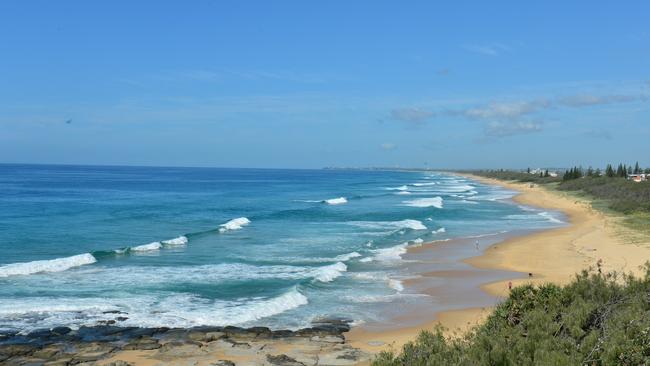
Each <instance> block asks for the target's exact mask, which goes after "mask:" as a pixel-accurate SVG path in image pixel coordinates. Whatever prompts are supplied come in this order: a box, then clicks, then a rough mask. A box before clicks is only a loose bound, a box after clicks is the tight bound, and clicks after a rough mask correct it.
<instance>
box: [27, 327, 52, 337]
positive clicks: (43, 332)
mask: <svg viewBox="0 0 650 366" xmlns="http://www.w3.org/2000/svg"><path fill="white" fill-rule="evenodd" d="M51 335H52V331H51V330H49V329H37V330H34V331H32V332H30V333H29V334H27V337H28V338H47V337H49V336H51Z"/></svg>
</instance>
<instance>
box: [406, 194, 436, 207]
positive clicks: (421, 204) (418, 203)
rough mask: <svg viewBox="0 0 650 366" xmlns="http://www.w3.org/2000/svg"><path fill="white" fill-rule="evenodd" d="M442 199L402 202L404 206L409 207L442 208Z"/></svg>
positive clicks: (420, 199)
mask: <svg viewBox="0 0 650 366" xmlns="http://www.w3.org/2000/svg"><path fill="white" fill-rule="evenodd" d="M442 202H443V201H442V197H427V198H419V199H416V200H410V201H404V202H402V203H403V204H404V205H405V206H411V207H435V208H442Z"/></svg>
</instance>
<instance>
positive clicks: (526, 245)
mask: <svg viewBox="0 0 650 366" xmlns="http://www.w3.org/2000/svg"><path fill="white" fill-rule="evenodd" d="M465 176H466V177H468V178H471V179H475V180H478V181H480V182H483V183H486V184H493V185H499V186H502V187H505V188H507V189H510V190H514V191H518V192H519V194H518V195H516V196H515V197H514V198H513V200H514V201H515V202H517V203H521V204H525V205H530V206H536V207H540V208H545V209H552V210H557V211H561V212H563V213H564V214H565V215H566V216H567V219H568V220H569V225H568V226H566V227H561V228H556V229H550V230H544V231H541V232H536V233H533V234H530V235H526V236H521V237H514V238H511V239H508V240H506V241H504V242H501V243H498V244H495V245H492V246H491V247H489V248H488V249H487V250H485V251H484V253H483V254H482V255H480V256H476V257H472V258H469V259H466V260H465V262H466V263H468V264H471V265H472V266H474V267H477V268H485V269H500V270H507V271H514V272H522V273H526V274H527V273H532V277H528V276H523V277H522V276H520V277H519V278H513V279H511V280H505V281H498V282H493V283H486V284H484V285H483V286H481V289H483V290H484V291H487V292H488V293H489V294H491V295H493V296H496V297H497V298H499V297H505V296H507V294H508V291H509V290H508V282H512V285H513V286H516V285H518V284H522V283H531V282H532V283H535V284H539V283H544V282H553V283H556V284H560V285H561V284H565V283H567V282H569V281H571V279H572V278H573V277H574V275H575V274H576V273H578V272H580V271H582V270H583V269H587V268H589V267H590V266H591V267H595V266H596V262H597V261H598V260H599V259H600V260H602V263H603V267H602V268H603V271H619V272H625V273H630V272H631V273H635V274H637V275H639V274H641V273H642V271H641V267H642V266H643V264H644V263H645V262H646V261H649V260H650V242H649V241H648V240H645V242H643V241H642V242H635V243H634V244H630V243H629V241H626V240H624V236H621V231H622V229H621V227H620V225H619V224H617V222H616V221H617V219H616V218H613V217H609V216H607V215H604V214H603V213H601V212H598V211H596V210H594V209H593V208H592V207H591V205H590V203H589V202H588V201H585V200H578V199H576V198H573V197H571V196H569V195H568V194H563V193H561V192H557V191H551V190H548V189H546V188H544V187H540V186H538V185H530V184H524V183H514V182H503V181H499V180H495V179H488V178H483V177H478V176H474V175H465ZM490 311H491V309H490V308H468V309H463V310H454V311H445V312H440V313H438V314H435V315H434V316H433V317H434V319H422V324H421V325H419V326H414V327H408V328H403V329H392V330H388V331H376V332H375V331H369V330H368V329H364V328H361V327H358V328H354V329H353V330H352V331H351V332H350V333H348V334H347V335H346V338H347V339H348V340H349V342H351V344H352V345H354V346H355V347H358V348H360V349H363V350H366V351H369V352H375V353H376V352H379V351H382V350H395V351H399V350H400V349H401V347H402V345H403V344H404V343H406V342H408V341H409V340H413V339H415V337H417V335H418V334H419V332H420V331H422V330H430V329H433V328H434V327H435V326H436V325H437V324H441V325H443V326H444V327H446V328H448V329H449V330H448V331H447V334H448V335H450V336H453V335H454V334H456V335H459V334H462V333H463V332H465V331H467V330H468V329H469V328H470V327H471V326H473V325H476V324H479V323H480V322H481V321H483V320H484V319H485V318H486V317H487V315H488V314H489V312H490Z"/></svg>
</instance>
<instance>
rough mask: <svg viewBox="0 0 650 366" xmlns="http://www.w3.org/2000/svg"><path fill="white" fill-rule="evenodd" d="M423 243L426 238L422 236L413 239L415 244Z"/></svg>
mask: <svg viewBox="0 0 650 366" xmlns="http://www.w3.org/2000/svg"><path fill="white" fill-rule="evenodd" d="M422 243H424V240H422V238H417V239H415V240H413V244H422Z"/></svg>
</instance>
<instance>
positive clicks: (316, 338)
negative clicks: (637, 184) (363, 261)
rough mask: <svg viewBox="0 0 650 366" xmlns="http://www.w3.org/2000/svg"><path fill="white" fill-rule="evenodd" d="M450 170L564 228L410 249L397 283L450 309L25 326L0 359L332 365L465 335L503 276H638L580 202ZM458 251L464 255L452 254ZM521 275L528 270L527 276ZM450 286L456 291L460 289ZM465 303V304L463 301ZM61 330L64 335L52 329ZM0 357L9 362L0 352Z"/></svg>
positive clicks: (637, 258)
mask: <svg viewBox="0 0 650 366" xmlns="http://www.w3.org/2000/svg"><path fill="white" fill-rule="evenodd" d="M457 175H459V176H463V177H465V178H469V179H472V180H476V181H478V182H481V183H484V184H490V185H498V186H500V187H503V188H506V189H509V190H513V191H516V192H518V193H517V194H516V195H515V196H513V197H512V198H511V200H512V201H513V202H515V203H518V204H524V205H529V206H534V207H537V208H543V209H552V210H556V211H561V212H562V213H563V214H564V215H565V216H566V218H567V220H568V225H566V226H562V227H558V228H549V229H541V230H534V231H532V230H530V231H521V232H510V233H506V234H503V233H501V234H499V233H495V234H492V235H489V236H490V237H489V238H485V237H484V238H481V246H482V247H483V245H486V247H483V248H481V251H480V254H479V255H472V254H470V255H469V256H468V255H466V254H467V253H471V251H465V252H462V249H461V251H460V252H456V253H455V255H456V258H450V257H446V256H445V253H449V251H448V252H445V250H451V249H449V248H456V250H457V248H459V247H462V246H466V247H468V248H470V249H471V248H473V246H474V244H473V243H474V240H473V239H472V238H457V239H452V240H450V241H445V242H430V243H425V244H422V245H421V246H413V247H409V248H408V251H407V253H406V254H404V259H418V260H421V261H422V262H423V263H422V265H421V268H420V269H421V271H420V272H418V274H419V275H420V277H418V278H414V279H405V280H404V281H403V285H404V287H405V289H407V292H409V293H412V294H415V293H420V294H428V295H430V296H431V295H436V296H437V295H439V294H446V297H447V298H449V299H453V300H454V301H451V302H449V303H445V306H446V307H447V308H449V309H450V310H442V311H439V310H432V309H425V311H416V312H412V313H408V311H406V310H404V309H401V311H402V314H401V315H400V316H399V317H396V318H395V319H394V320H395V321H394V322H393V324H392V325H391V326H387V327H386V326H384V327H383V328H382V327H376V328H374V329H373V328H372V326H370V325H367V324H364V325H355V326H354V327H351V326H350V324H351V323H350V322H349V321H347V320H341V319H330V320H327V321H324V322H321V323H315V324H314V326H313V327H312V328H305V329H300V330H296V331H286V330H277V331H276V330H270V329H268V328H264V327H255V328H248V329H246V328H238V327H197V328H187V329H166V328H129V327H118V326H112V325H103V326H102V325H100V326H96V327H84V329H85V331H87V332H90V334H91V336H77V335H78V334H79V331H71V330H69V328H68V330H67V331H66V330H65V327H59V328H54V329H52V330H42V331H37V332H33V333H34V334H32V335H29V336H27V337H26V336H22V335H7V334H0V363H1V362H5V361H13V360H14V359H15V360H21V361H29V360H38V359H41V360H42V359H45V360H50V359H56V360H68V361H75V362H76V361H79V360H83V361H87V362H97V364H98V365H127V364H131V365H157V364H164V363H166V362H190V361H191V362H194V363H195V364H197V365H209V364H213V365H225V366H229V365H234V364H237V365H257V364H270V365H274V364H277V365H283V364H292V363H291V362H294V363H295V362H300V363H302V364H305V365H307V364H314V365H315V364H317V363H319V364H320V363H323V362H324V360H329V361H331V362H332V364H339V365H368V364H370V361H371V360H372V357H373V355H375V354H377V353H378V352H380V351H384V350H390V351H395V352H400V351H401V347H402V346H403V345H404V344H405V343H407V342H409V341H413V340H415V338H416V337H417V335H418V334H419V333H420V332H421V331H422V330H431V329H434V328H435V327H436V326H439V325H442V326H443V327H445V328H447V330H446V331H445V334H446V335H447V336H450V337H458V336H462V335H464V334H466V333H467V331H468V330H469V329H471V328H472V327H473V326H475V325H479V324H481V323H482V322H483V321H484V320H485V319H486V318H487V316H488V315H489V314H490V313H491V311H492V309H493V306H494V304H495V303H496V301H499V300H500V299H502V298H504V297H505V296H507V295H508V282H510V281H511V282H512V284H513V286H516V285H519V284H523V283H531V282H532V283H534V284H540V283H543V282H553V283H557V284H560V285H561V284H564V283H566V282H568V281H570V280H571V279H572V278H573V276H574V275H575V273H577V272H579V271H581V270H583V269H586V268H587V267H589V266H595V264H596V261H597V260H598V259H602V260H603V261H604V265H603V270H604V271H613V270H618V271H624V272H626V273H627V272H633V273H635V274H638V273H640V272H641V271H640V270H639V269H638V266H639V265H642V264H643V263H644V262H645V260H646V259H650V245H647V246H642V245H639V244H625V242H624V240H623V239H622V238H620V237H618V236H617V233H616V229H617V228H618V224H617V223H616V220H615V219H614V218H612V217H609V216H607V215H605V214H603V213H601V212H598V211H595V210H594V209H592V208H591V207H590V205H589V202H585V201H582V200H577V199H576V198H573V197H570V196H569V195H566V194H563V193H562V192H556V191H550V190H548V189H546V188H544V187H540V186H536V185H534V186H531V185H529V184H524V183H513V182H504V181H498V180H495V179H489V178H483V177H478V176H474V175H469V174H458V173H457ZM645 243H646V244H647V243H648V242H645ZM459 253H462V254H463V256H462V257H459ZM432 258H438V259H440V258H444V259H446V261H447V263H451V262H453V261H455V262H456V264H460V266H455V267H454V268H453V269H451V270H449V269H447V268H446V267H445V266H444V265H442V266H438V265H437V264H436V263H435V262H432V261H431V260H432ZM406 262H408V261H406ZM427 266H428V267H427ZM426 268H428V271H427V270H426ZM529 272H530V273H533V276H532V277H530V278H529V277H528V276H527V273H529ZM441 278H444V279H445V280H446V281H447V282H445V285H444V286H441V285H440V283H436V280H438V279H441ZM453 281H456V282H453ZM451 284H454V285H451ZM458 284H462V286H464V287H463V288H461V289H460V290H459V289H458V287H459V286H457V285H458ZM454 291H456V292H454ZM486 298H487V299H491V300H490V301H491V302H490V301H486ZM459 304H464V305H459ZM467 304H473V305H472V306H471V307H467V306H466V305H467ZM57 329H58V330H57ZM61 330H63V334H59V333H57V332H60V331H61ZM92 334H95V335H92ZM70 347H72V348H70ZM70 349H72V351H70ZM7 355H9V356H10V357H11V358H10V357H5V356H7ZM3 357H4V358H3ZM218 360H219V361H218ZM119 361H125V362H127V363H119ZM215 361H216V362H217V363H215ZM222 361H223V362H222ZM66 362H67V361H66ZM114 362H117V363H114ZM220 362H221V363H220ZM9 364H11V363H9ZM16 364H20V363H16ZM295 364H298V363H295ZM327 364H329V363H327Z"/></svg>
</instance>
